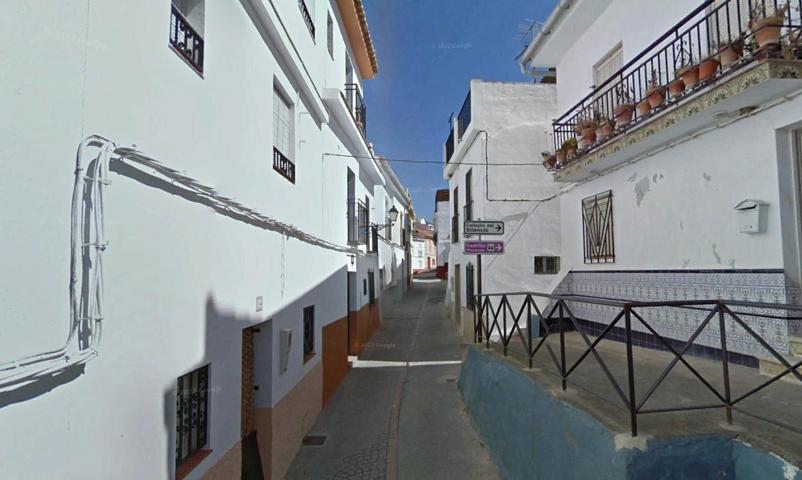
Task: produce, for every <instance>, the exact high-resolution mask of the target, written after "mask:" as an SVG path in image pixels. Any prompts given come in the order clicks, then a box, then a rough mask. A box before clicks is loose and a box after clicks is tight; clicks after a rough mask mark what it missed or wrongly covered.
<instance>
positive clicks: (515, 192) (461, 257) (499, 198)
mask: <svg viewBox="0 0 802 480" xmlns="http://www.w3.org/2000/svg"><path fill="white" fill-rule="evenodd" d="M556 106H557V98H556V89H555V86H554V85H548V84H542V83H537V84H533V83H501V82H485V81H480V80H472V81H471V84H470V91H469V92H468V96H467V98H466V99H465V102H464V104H463V106H462V108H461V110H460V112H459V114H458V115H457V116H456V117H455V118H454V122H453V124H452V128H451V131H450V133H449V135H448V139H447V141H446V143H445V162H446V165H445V168H444V169H443V176H444V178H445V180H447V181H448V187H449V191H450V196H449V205H448V210H447V211H448V212H449V215H450V222H451V234H450V241H451V248H450V249H449V254H448V258H449V259H448V278H449V289H448V292H447V296H448V300H447V302H448V304H449V305H450V307H451V314H452V316H453V319H454V321H455V322H456V323H457V324H458V325H460V326H461V329H462V331H463V334H464V335H465V336H467V337H469V338H473V330H472V329H473V311H472V310H473V308H474V303H473V299H474V295H475V294H476V293H478V288H477V281H478V272H477V261H476V255H465V254H464V253H463V251H464V243H465V241H469V240H479V237H478V236H466V235H465V234H464V230H463V226H464V223H465V221H466V220H498V221H502V222H504V224H505V228H506V231H505V233H504V234H503V235H498V236H495V235H494V236H489V235H488V236H484V237H482V240H500V241H503V242H504V243H505V253H504V254H503V255H498V256H489V255H488V256H485V258H484V262H483V263H482V267H483V271H482V291H483V293H492V292H504V291H521V290H532V291H551V290H552V289H554V288H555V287H556V285H558V284H559V280H560V268H559V265H557V266H556V267H554V268H552V269H551V270H549V271H548V272H539V271H536V269H535V262H536V259H538V258H555V257H557V256H559V254H560V208H559V207H560V206H559V202H554V201H552V202H548V201H543V200H544V199H548V198H550V197H553V196H554V195H556V194H557V193H558V192H559V186H558V185H557V184H556V183H555V182H554V180H553V179H552V178H551V174H550V173H548V172H546V171H545V169H544V168H543V166H542V165H541V160H540V154H539V152H540V151H541V150H543V149H544V148H546V147H547V146H548V145H549V144H550V140H549V137H548V132H549V131H550V129H551V120H552V118H554V114H555V112H556ZM438 208H440V206H438ZM441 221H442V220H441Z"/></svg>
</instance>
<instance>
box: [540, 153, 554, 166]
mask: <svg viewBox="0 0 802 480" xmlns="http://www.w3.org/2000/svg"><path fill="white" fill-rule="evenodd" d="M540 155H542V156H543V166H544V167H546V170H553V169H554V167H555V166H556V165H557V156H556V155H554V154H552V153H551V152H541V153H540Z"/></svg>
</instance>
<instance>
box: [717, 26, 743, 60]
mask: <svg viewBox="0 0 802 480" xmlns="http://www.w3.org/2000/svg"><path fill="white" fill-rule="evenodd" d="M744 37H745V35H744V34H743V33H742V34H740V35H739V36H738V37H736V38H735V39H733V40H732V41H730V42H729V43H725V44H723V45H722V46H721V48H719V50H718V58H719V61H720V62H721V67H722V68H724V67H728V66H730V65H732V64H734V63H736V62H737V61H738V60H740V59H741V57H742V56H743V52H744Z"/></svg>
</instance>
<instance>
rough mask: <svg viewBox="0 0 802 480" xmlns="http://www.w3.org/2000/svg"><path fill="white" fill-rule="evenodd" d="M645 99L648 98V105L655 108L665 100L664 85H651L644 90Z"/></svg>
mask: <svg viewBox="0 0 802 480" xmlns="http://www.w3.org/2000/svg"><path fill="white" fill-rule="evenodd" d="M646 99H647V100H649V105H651V106H652V108H657V107H659V106H660V105H662V104H663V102H665V101H666V89H665V87H653V88H650V89H648V90H646Z"/></svg>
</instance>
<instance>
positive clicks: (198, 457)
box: [175, 449, 212, 480]
mask: <svg viewBox="0 0 802 480" xmlns="http://www.w3.org/2000/svg"><path fill="white" fill-rule="evenodd" d="M211 453H212V450H211V449H204V450H198V451H197V452H195V453H193V454H192V455H191V456H190V457H189V458H187V459H186V460H184V462H183V463H181V465H179V466H177V467H176V468H175V480H181V479H182V478H184V477H186V476H187V475H189V473H190V472H191V471H192V470H194V469H195V467H197V466H198V465H200V464H201V462H202V461H203V460H204V459H205V458H206V457H208V456H209V455H210V454H211Z"/></svg>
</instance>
